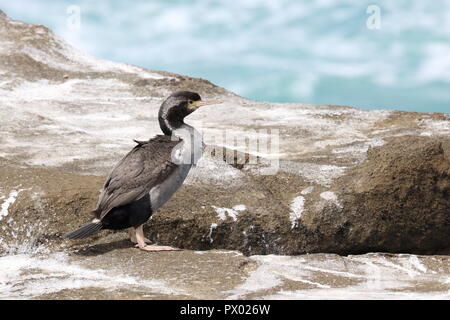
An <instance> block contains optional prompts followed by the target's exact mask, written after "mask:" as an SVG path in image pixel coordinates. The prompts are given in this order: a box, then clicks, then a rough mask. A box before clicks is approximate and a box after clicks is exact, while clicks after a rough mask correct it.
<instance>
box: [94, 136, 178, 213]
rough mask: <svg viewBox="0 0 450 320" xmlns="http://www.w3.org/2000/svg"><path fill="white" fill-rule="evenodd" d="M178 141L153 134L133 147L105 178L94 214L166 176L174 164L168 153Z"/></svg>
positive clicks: (138, 194)
mask: <svg viewBox="0 0 450 320" xmlns="http://www.w3.org/2000/svg"><path fill="white" fill-rule="evenodd" d="M178 143H180V141H171V139H170V137H166V136H156V137H155V138H153V139H151V140H149V141H148V142H147V143H144V144H139V145H137V146H136V147H134V149H133V150H131V151H130V152H129V153H128V154H127V155H126V156H125V157H124V158H123V159H122V160H121V161H120V162H119V163H118V164H117V165H116V167H115V168H114V169H113V170H112V172H111V173H110V175H109V176H108V178H107V179H106V182H105V185H104V187H103V190H102V192H101V194H100V199H99V202H98V205H97V209H96V210H95V211H96V212H97V213H98V217H99V218H100V219H102V218H103V217H104V216H105V215H106V214H108V212H110V211H111V210H112V209H113V208H116V207H120V206H123V205H126V204H129V203H131V202H133V201H136V200H139V199H140V198H142V197H143V196H145V195H146V194H147V193H148V192H149V191H150V190H151V188H152V187H154V186H155V185H157V184H159V183H160V182H161V181H163V180H164V179H165V178H167V177H168V176H169V175H170V174H171V173H172V172H173V171H174V170H175V168H176V167H177V165H176V164H174V163H173V162H172V159H171V155H172V150H173V149H174V147H175V146H176V145H177V144H178Z"/></svg>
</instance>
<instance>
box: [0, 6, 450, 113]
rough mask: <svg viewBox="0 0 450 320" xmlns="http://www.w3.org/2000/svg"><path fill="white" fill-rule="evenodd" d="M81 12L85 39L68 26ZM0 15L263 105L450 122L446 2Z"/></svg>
mask: <svg viewBox="0 0 450 320" xmlns="http://www.w3.org/2000/svg"><path fill="white" fill-rule="evenodd" d="M70 5H76V6H78V8H79V9H80V20H79V21H80V24H79V28H77V26H76V25H75V27H74V24H71V25H69V26H68V25H67V22H68V20H69V21H73V20H70V19H72V18H73V17H74V14H73V11H70V9H69V13H68V12H67V9H68V6H70ZM369 5H377V6H378V8H379V10H380V11H379V12H380V19H379V20H373V19H374V18H376V15H375V12H374V11H370V10H369V13H367V9H368V7H369ZM0 9H2V10H3V11H5V12H6V13H7V14H8V15H10V16H11V17H13V18H15V19H19V20H23V21H26V22H31V23H39V24H44V25H46V26H48V27H49V28H51V29H52V30H54V31H55V32H56V33H57V34H58V35H60V36H62V37H63V38H64V39H66V40H67V41H68V42H69V43H71V44H72V45H74V46H76V47H77V48H79V49H81V50H82V51H84V52H86V53H89V54H92V55H95V56H97V57H101V58H105V59H109V60H115V61H120V62H125V63H130V64H135V65H139V66H144V67H148V68H151V69H156V70H165V71H171V72H175V73H181V74H186V75H190V76H194V77H202V78H205V79H208V80H210V81H212V82H213V83H215V84H217V85H220V86H222V87H225V88H227V89H229V90H232V91H234V92H236V93H238V94H240V95H242V96H245V97H248V98H251V99H255V100H264V101H274V102H304V103H315V104H337V105H352V106H358V107H363V108H368V109H400V110H410V111H421V112H447V113H450V1H447V0H433V1H426V0H415V1H401V0H385V1H381V0H380V1H364V0H361V1H331V0H330V1H328V0H327V1H325V0H316V1H299V0H277V1H273V0H264V1H263V0H251V1H250V0H240V1H237V0H227V1H212V0H194V1H175V0H173V1H162V0H158V1H144V0H135V1H119V0H110V1H95V2H94V1H87V0H72V1H67V0H59V1H56V0H54V1H52V0H33V1H25V0H19V1H10V0H0ZM368 19H369V22H370V23H371V24H369V25H370V26H379V27H380V28H379V29H369V28H368V27H367V21H368ZM374 21H375V22H377V21H379V22H380V24H379V25H377V24H374ZM71 26H72V27H71Z"/></svg>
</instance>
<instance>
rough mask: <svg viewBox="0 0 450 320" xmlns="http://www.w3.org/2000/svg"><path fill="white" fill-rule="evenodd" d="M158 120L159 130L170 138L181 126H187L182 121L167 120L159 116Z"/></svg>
mask: <svg viewBox="0 0 450 320" xmlns="http://www.w3.org/2000/svg"><path fill="white" fill-rule="evenodd" d="M158 120H159V126H160V128H161V130H162V132H164V134H165V135H166V136H172V135H173V134H174V132H175V131H176V130H178V129H180V128H182V127H183V126H187V124H185V123H184V122H183V120H169V119H166V118H163V117H161V116H160V117H159V118H158ZM189 127H190V126H189Z"/></svg>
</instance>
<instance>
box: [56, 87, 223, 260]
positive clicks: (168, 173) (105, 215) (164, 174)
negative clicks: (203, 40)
mask: <svg viewBox="0 0 450 320" xmlns="http://www.w3.org/2000/svg"><path fill="white" fill-rule="evenodd" d="M219 103H222V101H218V100H217V101H203V100H202V99H201V97H200V95H199V94H198V93H195V92H190V91H177V92H174V93H173V94H171V95H170V96H169V97H168V98H167V99H166V100H164V102H163V103H162V104H161V107H160V109H159V112H158V121H159V126H160V128H161V130H162V132H163V134H162V135H156V136H155V137H153V138H151V139H149V140H148V141H138V140H134V141H135V143H136V146H135V147H134V148H133V149H132V150H131V151H130V152H129V153H128V154H126V155H125V156H124V157H123V158H122V159H121V160H120V161H119V162H118V163H117V164H116V166H115V167H114V168H113V169H112V171H111V172H110V174H109V176H108V177H107V178H106V181H105V183H104V185H103V188H102V190H101V191H100V196H99V200H98V204H97V207H96V209H95V210H93V211H92V213H93V214H94V215H95V218H94V219H93V220H92V221H91V222H90V223H88V224H86V225H84V226H82V227H80V228H79V229H77V230H75V231H73V232H70V233H67V234H65V235H64V237H65V238H68V239H83V238H87V237H89V236H91V235H94V234H96V233H97V232H99V231H100V230H103V229H110V230H123V229H128V235H129V237H130V240H131V241H132V242H133V243H135V244H136V247H137V248H139V249H141V250H145V251H167V250H178V249H177V248H173V247H170V246H157V245H148V244H147V243H146V239H145V237H144V232H143V225H144V223H145V222H146V221H147V220H148V219H149V218H150V216H151V215H152V214H153V213H154V212H156V211H157V210H158V209H159V208H161V207H162V206H163V205H164V204H165V203H166V202H167V201H168V200H169V199H170V198H171V197H172V195H173V194H174V193H175V192H176V191H177V190H178V188H180V187H181V185H182V184H183V182H184V180H185V179H186V177H187V175H188V173H189V170H190V169H191V167H192V166H195V165H196V164H197V162H198V160H199V159H200V157H201V156H202V152H203V140H202V135H201V134H200V133H199V132H198V131H197V130H196V129H195V128H194V127H192V126H190V125H188V124H186V123H185V122H184V118H185V117H187V116H188V115H190V114H191V113H192V112H194V111H195V110H197V109H198V108H200V107H202V106H206V105H211V104H219Z"/></svg>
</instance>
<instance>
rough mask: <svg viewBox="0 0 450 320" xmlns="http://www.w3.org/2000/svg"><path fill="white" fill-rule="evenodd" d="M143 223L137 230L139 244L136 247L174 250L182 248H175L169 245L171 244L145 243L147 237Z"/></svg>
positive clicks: (149, 249) (148, 249)
mask: <svg viewBox="0 0 450 320" xmlns="http://www.w3.org/2000/svg"><path fill="white" fill-rule="evenodd" d="M142 226H143V225H140V226H139V227H137V228H136V229H135V230H136V240H137V245H136V247H138V248H139V249H141V250H144V251H173V250H180V249H178V248H173V247H169V246H155V245H148V244H146V243H145V237H144V229H143V227H142Z"/></svg>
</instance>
